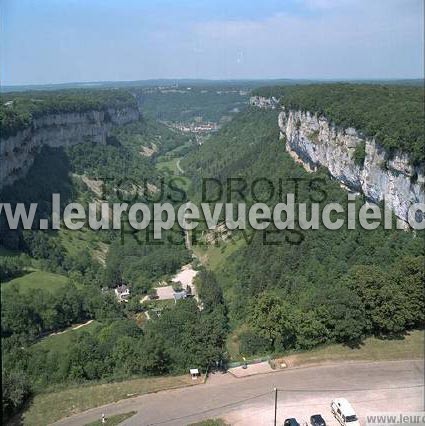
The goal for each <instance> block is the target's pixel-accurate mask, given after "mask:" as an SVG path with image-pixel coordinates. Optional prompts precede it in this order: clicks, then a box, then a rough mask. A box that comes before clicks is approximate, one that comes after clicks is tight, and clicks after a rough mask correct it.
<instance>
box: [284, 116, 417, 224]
mask: <svg viewBox="0 0 425 426" xmlns="http://www.w3.org/2000/svg"><path fill="white" fill-rule="evenodd" d="M278 120H279V121H278V123H279V128H280V131H281V135H282V137H283V136H285V138H284V139H285V140H286V150H287V151H288V152H289V154H290V155H291V156H292V157H293V158H294V159H295V160H296V161H298V162H300V163H302V164H303V166H304V167H305V168H306V170H309V171H314V170H317V168H318V167H319V166H323V167H326V168H327V169H328V170H329V173H330V174H331V175H332V176H333V177H334V178H335V179H337V180H338V181H340V182H341V183H342V184H343V185H344V186H346V187H347V188H349V189H350V190H352V191H356V192H361V193H363V194H364V195H365V196H366V198H367V199H369V200H371V201H373V202H380V201H382V200H383V199H384V197H385V200H386V203H387V205H388V206H389V207H390V208H391V209H392V210H393V211H394V213H395V215H396V216H398V217H399V218H400V219H402V220H403V221H407V214H408V210H409V207H410V206H411V205H412V204H414V203H424V202H425V192H424V188H425V178H424V167H423V165H422V166H413V165H412V164H411V162H410V159H409V156H408V155H407V154H405V153H402V152H395V153H394V154H393V155H392V157H391V158H388V155H387V153H386V151H385V149H384V148H383V147H382V146H380V145H379V144H378V143H376V141H375V140H374V139H373V138H367V137H364V136H363V135H361V134H360V133H359V132H357V131H356V130H355V129H353V128H346V129H341V128H337V127H335V126H334V125H332V124H331V123H330V122H329V120H327V119H326V118H325V117H322V116H318V115H317V114H315V113H311V112H308V111H307V112H305V111H299V110H298V111H295V110H285V109H284V110H283V111H281V112H280V114H279V119H278ZM359 144H362V145H363V146H364V149H365V158H364V163H363V165H359V164H356V162H355V161H354V158H353V155H354V151H355V149H356V147H357V146H358V145H359Z"/></svg>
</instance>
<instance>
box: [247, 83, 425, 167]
mask: <svg viewBox="0 0 425 426" xmlns="http://www.w3.org/2000/svg"><path fill="white" fill-rule="evenodd" d="M253 93H254V94H256V95H260V96H266V97H270V96H275V97H276V98H278V99H279V101H280V103H281V105H283V106H285V107H287V108H289V109H301V110H303V111H311V112H317V113H319V114H321V115H324V116H326V117H327V118H328V119H330V120H332V121H333V122H334V123H335V124H336V125H337V126H342V127H344V128H347V127H354V128H355V129H356V130H358V131H360V132H362V133H363V134H365V135H366V136H368V137H373V138H376V140H377V141H378V142H379V143H380V144H382V145H383V146H384V147H385V148H386V149H387V150H388V151H389V153H392V152H394V151H395V150H401V151H403V152H406V153H408V154H409V155H410V156H411V159H412V161H413V162H414V163H421V162H424V161H425V151H424V139H425V133H424V126H423V123H424V120H425V115H424V88H423V87H421V86H407V85H403V86H397V85H371V84H367V85H366V84H341V83H340V84H314V85H302V86H276V87H263V88H260V89H257V90H255V91H254V92H253Z"/></svg>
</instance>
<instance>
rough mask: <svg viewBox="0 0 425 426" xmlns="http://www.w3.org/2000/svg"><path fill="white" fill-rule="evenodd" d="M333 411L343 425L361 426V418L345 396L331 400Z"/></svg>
mask: <svg viewBox="0 0 425 426" xmlns="http://www.w3.org/2000/svg"><path fill="white" fill-rule="evenodd" d="M331 411H332V414H333V415H334V416H335V418H336V419H337V420H338V421H339V422H340V423H341V425H342V426H360V422H359V419H358V418H357V415H356V413H355V411H354V409H353V407H352V406H351V404H350V403H349V402H348V401H347V400H346V399H345V398H336V399H334V400H333V401H332V402H331Z"/></svg>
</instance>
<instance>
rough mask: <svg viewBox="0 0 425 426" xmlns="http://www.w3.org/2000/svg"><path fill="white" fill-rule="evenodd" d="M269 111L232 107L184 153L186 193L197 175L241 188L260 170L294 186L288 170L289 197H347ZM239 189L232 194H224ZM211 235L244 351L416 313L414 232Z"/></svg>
mask: <svg viewBox="0 0 425 426" xmlns="http://www.w3.org/2000/svg"><path fill="white" fill-rule="evenodd" d="M276 116H277V113H276V112H274V111H259V110H251V111H248V112H246V113H244V114H240V115H239V116H238V117H237V119H235V120H234V121H233V122H232V123H230V124H229V125H227V126H226V127H225V128H223V129H222V131H221V132H220V134H218V135H217V136H215V137H214V138H211V139H210V140H208V141H207V142H206V143H205V144H204V145H203V146H201V147H200V148H199V149H198V150H197V151H196V152H193V153H192V154H191V155H189V156H188V157H187V158H186V159H185V161H184V163H183V166H184V168H185V169H187V170H188V173H190V174H191V176H192V179H193V182H194V185H195V186H194V188H193V197H194V199H196V196H197V194H198V196H199V194H200V190H201V178H203V177H205V178H211V177H214V178H216V179H219V180H220V181H221V182H222V183H223V184H224V183H225V182H226V179H228V178H235V177H237V178H242V179H243V180H245V181H246V182H247V183H248V185H247V187H248V188H250V187H251V184H252V183H253V182H254V181H255V180H259V179H260V180H261V179H262V180H264V179H267V180H268V181H269V182H272V183H273V186H274V187H275V188H279V187H281V189H282V190H281V193H282V194H283V195H285V194H286V193H294V192H295V183H294V179H298V184H297V193H298V202H305V203H307V205H308V206H309V205H311V203H312V202H313V201H315V202H320V204H321V205H322V206H323V205H324V204H325V203H329V202H331V201H335V202H339V203H341V204H342V205H343V206H344V205H346V204H347V195H346V192H345V191H344V190H342V189H341V188H340V187H339V185H338V183H337V182H335V181H333V180H331V179H330V178H329V177H328V175H327V174H326V172H324V171H323V172H319V173H317V174H308V173H307V172H305V171H304V169H303V168H302V167H301V166H299V165H297V164H296V163H295V162H294V161H293V160H292V158H290V157H289V155H288V154H287V153H286V152H285V149H284V142H283V141H280V140H279V135H278V128H277V126H276ZM215 186H216V184H214V185H212V187H215ZM235 187H236V188H237V187H238V185H235ZM240 187H241V186H240ZM245 195H246V197H247V202H248V204H252V203H254V201H264V202H266V203H267V204H268V205H270V206H273V205H275V204H276V203H277V202H278V201H279V200H285V198H282V195H280V194H279V191H277V190H276V191H275V193H274V194H273V195H270V185H269V183H267V182H263V184H259V185H258V186H257V187H256V191H255V195H256V200H254V199H253V195H252V193H251V192H250V191H245ZM225 197H226V191H224V192H223V196H222V200H225ZM239 199H240V197H239V196H234V197H232V199H231V202H233V203H235V202H237V201H238V200H239ZM360 201H361V200H358V204H359V203H360ZM219 244H220V245H219V247H221V252H222V254H221V260H220V262H218V266H217V268H216V269H215V272H216V275H217V278H218V281H219V283H220V285H221V286H222V288H223V290H224V294H225V300H226V303H227V305H228V309H229V316H230V320H231V324H232V326H233V329H234V330H236V333H237V334H238V335H239V339H240V350H241V351H242V353H244V354H253V353H261V352H265V353H267V352H268V351H273V350H274V351H282V350H288V349H294V348H295V349H305V348H311V347H313V346H315V345H318V344H322V343H327V342H344V343H349V344H354V343H358V342H360V341H362V339H363V338H364V337H365V336H367V335H370V334H376V335H383V336H392V335H394V334H399V333H403V332H404V331H405V330H406V329H409V328H411V327H417V326H421V325H422V323H423V320H424V316H423V310H424V305H423V297H422V296H423V291H424V287H423V285H424V275H423V274H424V263H423V262H424V257H423V255H424V247H423V240H422V238H421V237H420V236H419V235H415V234H413V233H410V232H401V231H387V230H383V229H382V228H378V229H376V230H374V231H365V230H363V229H361V228H360V229H356V230H347V229H344V228H341V229H340V230H335V231H330V230H327V229H323V228H322V229H319V230H307V231H303V230H301V229H299V228H298V229H297V228H296V229H294V230H293V231H291V230H286V231H277V230H274V231H273V230H271V231H270V232H267V233H266V234H265V233H263V232H259V231H256V232H251V233H250V232H249V231H247V235H241V233H240V232H239V233H236V232H233V234H232V238H231V239H230V240H227V241H226V242H220V243H219ZM232 246H233V247H234V249H231V248H230V247H232ZM214 250H215V249H214ZM228 252H232V254H231V255H229V256H228V255H227V253H228ZM208 253H209V250H208V249H207V250H206V256H208ZM218 256H220V254H219V255H218Z"/></svg>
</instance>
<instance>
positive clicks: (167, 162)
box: [156, 157, 180, 175]
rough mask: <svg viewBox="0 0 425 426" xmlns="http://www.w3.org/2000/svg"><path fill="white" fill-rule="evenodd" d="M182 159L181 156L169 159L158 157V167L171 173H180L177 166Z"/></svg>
mask: <svg viewBox="0 0 425 426" xmlns="http://www.w3.org/2000/svg"><path fill="white" fill-rule="evenodd" d="M179 160H180V158H179V157H175V158H171V159H167V157H163V159H162V158H161V157H159V158H158V162H157V163H156V168H157V169H158V170H161V171H168V172H169V173H170V174H174V175H179V174H180V171H179V169H178V168H177V163H178V161H179Z"/></svg>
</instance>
